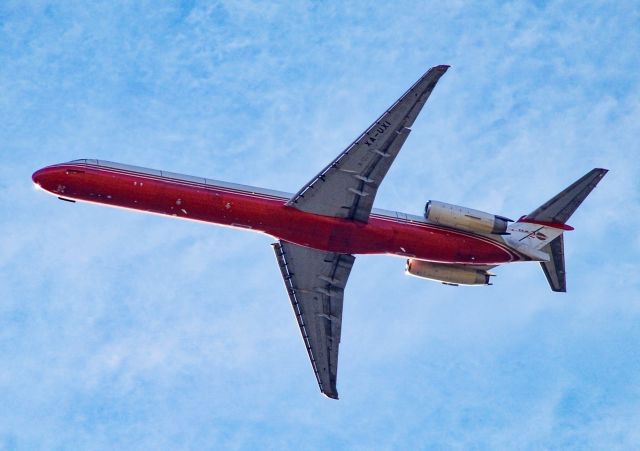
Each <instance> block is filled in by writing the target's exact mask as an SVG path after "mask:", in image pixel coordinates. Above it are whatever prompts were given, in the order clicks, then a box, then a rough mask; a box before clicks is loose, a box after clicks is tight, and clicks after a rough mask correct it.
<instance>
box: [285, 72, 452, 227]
mask: <svg viewBox="0 0 640 451" xmlns="http://www.w3.org/2000/svg"><path fill="white" fill-rule="evenodd" d="M448 68H449V66H435V67H432V68H431V69H429V71H427V73H426V74H424V75H423V76H422V77H421V78H420V79H419V80H418V81H417V82H416V83H415V84H414V85H413V86H412V87H411V88H409V90H408V91H407V92H405V93H404V95H403V96H402V97H400V98H399V99H398V100H397V101H396V102H395V103H394V104H393V105H391V107H390V108H389V109H388V110H387V111H385V112H384V113H383V114H382V116H380V117H379V118H378V119H377V120H376V121H375V122H374V123H373V124H371V126H370V127H369V128H367V129H366V130H365V131H364V133H362V134H361V135H360V136H358V138H356V140H355V141H354V142H353V143H352V144H351V145H350V146H349V147H347V149H346V150H344V151H343V152H342V153H341V154H340V155H338V157H337V158H336V159H335V160H333V161H332V162H331V163H329V165H328V166H327V167H325V168H324V169H323V170H322V171H321V172H320V173H319V174H318V175H316V176H315V177H314V178H313V179H312V180H311V181H310V182H309V183H307V184H306V185H305V186H304V187H303V188H302V189H301V190H300V191H298V193H296V194H295V195H294V196H293V197H292V198H291V200H289V202H288V203H287V205H289V206H291V207H295V208H298V209H300V210H303V211H306V212H309V213H315V214H319V215H325V216H333V217H338V218H345V219H353V220H356V221H360V222H367V221H368V220H369V214H370V213H371V208H372V206H373V200H374V198H375V197H376V193H377V191H378V187H379V186H380V183H382V179H383V178H384V176H385V175H386V174H387V171H388V170H389V168H390V167H391V164H392V163H393V161H394V159H395V158H396V156H397V155H398V153H399V152H400V149H401V148H402V145H403V144H404V142H405V140H406V139H407V137H408V136H409V133H410V132H411V130H410V127H411V125H412V124H413V122H414V121H415V119H416V117H418V114H419V113H420V110H422V107H423V106H424V104H425V103H426V101H427V99H428V98H429V95H430V94H431V91H433V88H434V87H435V86H436V83H437V82H438V80H439V79H440V77H441V76H442V75H443V74H444V73H445V72H446V71H447V69H448Z"/></svg>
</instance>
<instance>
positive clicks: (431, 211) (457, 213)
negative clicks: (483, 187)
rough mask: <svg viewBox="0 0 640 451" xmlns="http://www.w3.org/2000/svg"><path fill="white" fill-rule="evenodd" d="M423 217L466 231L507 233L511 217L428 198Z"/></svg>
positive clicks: (435, 222)
mask: <svg viewBox="0 0 640 451" xmlns="http://www.w3.org/2000/svg"><path fill="white" fill-rule="evenodd" d="M424 217H425V218H426V219H428V220H429V221H431V222H433V223H434V224H439V225H443V226H447V227H453V228H455V229H460V230H466V231H467V232H478V233H495V234H497V235H506V234H507V225H508V223H509V222H513V220H512V219H508V218H505V217H504V216H496V215H492V214H489V213H485V212H484V211H478V210H473V209H472V208H466V207H460V206H458V205H451V204H446V203H444V202H439V201H437V200H430V201H429V202H427V205H426V206H425V207H424Z"/></svg>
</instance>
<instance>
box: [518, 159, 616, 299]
mask: <svg viewBox="0 0 640 451" xmlns="http://www.w3.org/2000/svg"><path fill="white" fill-rule="evenodd" d="M607 172H608V170H607V169H599V168H596V169H592V170H591V171H589V172H588V173H587V174H585V175H584V176H582V177H581V178H580V179H578V180H577V181H575V182H574V183H572V184H571V185H570V186H568V187H567V188H565V189H564V190H562V191H561V192H560V193H558V194H556V195H555V196H554V197H552V198H551V199H550V200H548V201H547V202H545V203H544V204H542V205H541V206H540V207H538V208H536V209H535V210H534V211H532V212H531V213H529V214H528V215H526V216H523V217H521V218H520V219H519V220H518V221H517V222H515V223H513V224H511V225H510V226H509V232H511V235H510V236H509V238H508V239H507V240H508V242H509V244H510V245H512V246H513V247H514V248H515V249H517V250H519V251H521V252H522V253H524V254H525V255H529V256H530V257H532V258H534V259H535V260H539V261H540V266H541V267H542V271H544V275H545V276H546V277H547V282H549V286H550V287H551V289H552V290H553V291H559V292H566V291H567V280H566V272H565V262H564V238H563V235H562V234H563V233H564V232H565V231H567V230H573V227H571V226H568V225H567V221H568V220H569V218H570V217H571V215H573V213H574V212H575V211H576V210H577V209H578V207H579V206H580V204H582V202H583V201H584V200H585V199H586V198H587V196H588V195H589V193H591V191H593V189H594V188H595V187H596V185H597V184H598V183H599V182H600V180H602V177H604V176H605V175H606V173H607ZM527 252H528V253H527ZM538 252H539V253H541V254H543V255H544V257H545V258H541V257H542V256H540V258H535V257H536V253H538ZM546 257H548V258H546Z"/></svg>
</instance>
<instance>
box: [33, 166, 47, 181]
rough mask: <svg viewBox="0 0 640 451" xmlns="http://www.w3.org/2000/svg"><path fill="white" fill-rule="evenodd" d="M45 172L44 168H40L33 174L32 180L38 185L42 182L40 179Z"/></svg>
mask: <svg viewBox="0 0 640 451" xmlns="http://www.w3.org/2000/svg"><path fill="white" fill-rule="evenodd" d="M44 172H45V170H44V168H43V169H38V170H37V171H36V172H34V173H33V174H32V175H31V180H33V183H35V184H36V185H40V184H41V182H40V180H41V178H42V175H43V174H44Z"/></svg>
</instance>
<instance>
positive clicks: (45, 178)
mask: <svg viewBox="0 0 640 451" xmlns="http://www.w3.org/2000/svg"><path fill="white" fill-rule="evenodd" d="M62 174H64V170H63V169H62V170H61V169H60V168H59V167H56V166H47V167H46V168H42V169H38V170H37V171H36V172H34V173H33V175H32V176H31V179H32V180H33V183H34V184H35V186H36V188H42V189H44V190H45V191H50V192H54V191H55V188H56V187H57V186H58V185H59V184H60V183H61V177H62Z"/></svg>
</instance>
